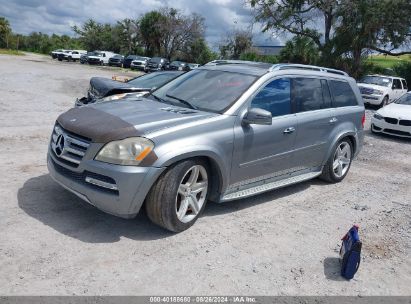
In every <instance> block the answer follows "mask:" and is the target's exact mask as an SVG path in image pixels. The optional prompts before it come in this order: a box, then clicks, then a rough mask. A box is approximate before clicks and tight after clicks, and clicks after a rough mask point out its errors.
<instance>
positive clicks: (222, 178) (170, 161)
mask: <svg viewBox="0 0 411 304" xmlns="http://www.w3.org/2000/svg"><path fill="white" fill-rule="evenodd" d="M189 159H203V160H204V161H206V162H207V164H208V166H209V168H208V169H209V170H210V172H209V174H210V177H209V181H211V190H210V195H209V200H211V201H218V200H219V198H220V194H221V193H222V192H223V191H224V189H225V188H226V186H227V184H228V176H229V171H228V166H227V165H226V164H225V162H224V160H223V159H222V158H221V157H220V156H219V155H218V153H216V152H214V151H212V150H197V151H190V152H185V153H178V154H174V155H173V156H171V157H167V160H166V161H164V162H162V166H163V167H171V166H172V165H174V164H176V163H178V162H181V161H185V160H189Z"/></svg>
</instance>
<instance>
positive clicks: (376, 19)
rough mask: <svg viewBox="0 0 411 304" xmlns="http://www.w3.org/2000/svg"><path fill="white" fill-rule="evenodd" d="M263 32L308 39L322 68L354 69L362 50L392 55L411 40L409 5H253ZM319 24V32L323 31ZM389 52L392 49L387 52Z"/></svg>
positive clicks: (303, 1) (259, 1)
mask: <svg viewBox="0 0 411 304" xmlns="http://www.w3.org/2000/svg"><path fill="white" fill-rule="evenodd" d="M249 2H250V3H251V5H252V7H254V8H255V11H256V20H257V21H260V22H262V23H263V24H264V31H274V32H276V33H288V34H293V35H298V36H300V37H307V38H310V39H312V41H313V42H314V43H315V44H316V45H317V47H318V50H319V51H320V53H321V58H320V61H321V62H322V64H324V65H329V66H337V67H338V64H339V63H340V62H341V61H345V59H346V58H347V57H351V58H352V61H353V64H352V66H354V67H355V66H356V65H357V64H359V63H360V62H361V59H362V56H363V53H364V51H366V50H369V49H373V50H377V51H379V52H384V53H389V54H404V53H411V51H403V52H397V53H393V52H392V51H393V50H395V49H398V48H400V47H401V46H404V45H406V44H407V43H409V42H410V38H411V33H410V29H411V14H408V13H407V12H409V11H411V2H410V1H409V0H384V1H381V0H356V1H352V0H341V1H335V0H282V1H272V0H249ZM318 25H320V28H319V26H318ZM386 48H390V50H386Z"/></svg>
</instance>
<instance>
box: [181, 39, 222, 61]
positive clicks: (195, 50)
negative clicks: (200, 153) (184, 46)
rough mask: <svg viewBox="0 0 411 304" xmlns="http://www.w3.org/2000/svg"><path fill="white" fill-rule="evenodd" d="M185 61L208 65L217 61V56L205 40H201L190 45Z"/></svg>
mask: <svg viewBox="0 0 411 304" xmlns="http://www.w3.org/2000/svg"><path fill="white" fill-rule="evenodd" d="M183 59H184V60H185V61H188V62H195V63H199V64H206V63H207V62H210V61H212V60H215V59H217V54H216V53H214V52H213V51H211V50H210V48H209V47H208V45H207V43H206V41H205V40H204V38H199V39H197V40H195V41H193V42H192V43H191V44H190V45H189V47H188V50H187V51H186V53H185V54H184V56H183Z"/></svg>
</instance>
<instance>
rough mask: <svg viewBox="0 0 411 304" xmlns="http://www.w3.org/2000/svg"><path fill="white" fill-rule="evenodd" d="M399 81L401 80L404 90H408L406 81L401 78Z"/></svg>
mask: <svg viewBox="0 0 411 304" xmlns="http://www.w3.org/2000/svg"><path fill="white" fill-rule="evenodd" d="M401 81H402V87H403V88H404V90H408V87H407V82H406V81H405V80H401Z"/></svg>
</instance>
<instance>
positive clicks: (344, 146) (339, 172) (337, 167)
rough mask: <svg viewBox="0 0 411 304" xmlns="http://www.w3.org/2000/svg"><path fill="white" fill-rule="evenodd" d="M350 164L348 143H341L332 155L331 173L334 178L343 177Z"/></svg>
mask: <svg viewBox="0 0 411 304" xmlns="http://www.w3.org/2000/svg"><path fill="white" fill-rule="evenodd" d="M350 163H351V146H350V144H349V143H348V142H346V141H343V142H341V143H340V144H339V145H338V147H337V149H336V150H335V154H334V161H333V171H334V174H335V176H336V177H338V178H341V177H343V176H344V175H345V174H346V173H347V171H348V168H349V167H350Z"/></svg>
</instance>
